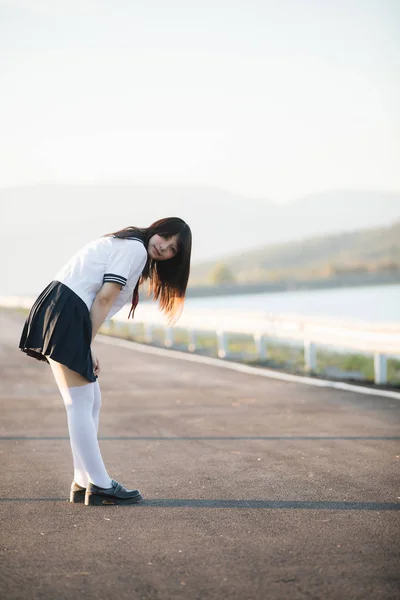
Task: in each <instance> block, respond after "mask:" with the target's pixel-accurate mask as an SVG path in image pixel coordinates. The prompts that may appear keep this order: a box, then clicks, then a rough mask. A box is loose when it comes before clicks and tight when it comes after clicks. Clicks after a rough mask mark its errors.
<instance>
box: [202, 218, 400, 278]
mask: <svg viewBox="0 0 400 600" xmlns="http://www.w3.org/2000/svg"><path fill="white" fill-rule="evenodd" d="M217 268H218V270H219V273H221V269H223V270H224V273H225V277H228V279H229V276H232V278H233V279H234V280H235V281H237V282H250V281H252V282H254V281H268V280H278V279H285V278H294V279H302V278H307V279H313V278H315V277H318V278H319V277H332V276H333V275H346V274H354V273H360V272H366V271H382V270H386V271H388V270H390V271H397V272H399V273H400V221H399V222H397V223H394V224H393V225H391V226H389V227H376V228H373V229H362V230H359V231H354V232H346V233H339V234H333V235H332V234H331V235H325V236H314V237H310V238H304V239H300V240H297V241H293V242H289V243H283V244H273V245H268V246H262V247H259V248H257V249H255V250H251V251H247V252H243V253H238V254H234V255H231V256H229V257H226V258H225V259H224V260H223V261H222V262H219V263H217ZM215 272H216V263H215V261H207V262H204V263H202V264H198V265H194V267H193V268H192V272H191V281H192V283H202V284H206V283H211V280H210V275H211V274H212V273H214V275H215Z"/></svg>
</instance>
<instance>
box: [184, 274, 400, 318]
mask: <svg viewBox="0 0 400 600" xmlns="http://www.w3.org/2000/svg"><path fill="white" fill-rule="evenodd" d="M185 304H186V306H187V307H188V308H192V307H193V308H219V309H221V308H223V309H224V308H225V309H227V310H245V311H252V310H254V311H265V312H269V313H275V314H278V313H292V314H293V313H294V314H298V315H304V316H316V317H328V318H339V319H356V320H361V321H370V322H385V323H388V322H389V323H397V324H400V285H399V284H393V285H378V286H366V287H353V288H335V289H329V290H312V291H311V290H304V291H295V292H273V293H267V294H265V293H263V294H248V295H241V296H212V297H207V298H193V299H189V298H188V299H187V300H186V303H185Z"/></svg>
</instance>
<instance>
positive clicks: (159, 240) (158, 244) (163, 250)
mask: <svg viewBox="0 0 400 600" xmlns="http://www.w3.org/2000/svg"><path fill="white" fill-rule="evenodd" d="M178 237H179V236H178V234H176V235H171V236H162V235H158V233H156V234H155V235H153V236H152V237H151V238H150V240H149V245H148V247H147V252H148V254H149V256H150V258H152V259H153V260H168V259H170V258H173V257H174V256H175V255H176V254H177V253H178Z"/></svg>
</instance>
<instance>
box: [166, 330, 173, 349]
mask: <svg viewBox="0 0 400 600" xmlns="http://www.w3.org/2000/svg"><path fill="white" fill-rule="evenodd" d="M164 344H165V346H167V348H171V347H172V346H173V345H174V330H173V329H172V327H167V328H166V329H165V330H164Z"/></svg>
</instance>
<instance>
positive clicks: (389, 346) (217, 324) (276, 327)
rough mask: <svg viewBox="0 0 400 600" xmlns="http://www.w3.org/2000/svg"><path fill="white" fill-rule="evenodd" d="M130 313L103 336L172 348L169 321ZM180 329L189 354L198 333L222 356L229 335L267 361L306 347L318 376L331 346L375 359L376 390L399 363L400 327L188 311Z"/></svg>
mask: <svg viewBox="0 0 400 600" xmlns="http://www.w3.org/2000/svg"><path fill="white" fill-rule="evenodd" d="M32 303H33V299H32V298H24V297H14V298H1V297H0V306H6V307H21V308H30V307H31V305H32ZM127 315H128V308H127V307H125V308H124V309H123V310H122V311H120V313H119V314H118V315H117V316H116V317H114V318H113V319H112V323H111V322H106V323H105V324H104V325H103V326H102V329H101V331H102V332H103V333H110V332H111V331H112V332H113V333H117V334H118V333H121V334H123V335H126V333H127V331H128V334H129V336H130V337H131V336H132V337H134V336H135V334H137V331H138V328H139V327H141V328H142V330H143V328H144V337H145V341H146V342H147V343H151V342H152V341H153V331H154V330H155V329H156V328H157V330H158V331H159V329H160V328H162V329H163V331H164V344H165V346H166V347H171V346H172V345H173V343H174V327H168V325H167V324H166V319H165V317H164V316H163V315H162V314H161V313H160V312H159V311H158V310H157V307H156V306H155V305H154V304H148V303H144V302H142V303H140V304H139V306H138V308H137V309H136V314H135V319H134V320H133V321H132V320H129V321H128V319H127ZM176 328H177V329H185V330H187V334H188V351H189V352H194V351H195V350H196V349H197V348H198V346H197V333H203V332H213V333H215V334H216V338H217V344H218V350H217V351H218V356H219V357H220V358H227V357H228V356H229V345H228V340H229V335H231V334H248V335H251V336H253V338H254V343H255V347H256V349H257V354H258V357H259V358H260V359H261V360H265V359H266V358H267V354H268V340H281V341H283V342H285V341H286V342H288V343H290V342H296V343H297V344H298V345H300V344H301V345H303V347H304V361H305V369H306V371H315V369H316V366H317V348H318V347H321V346H328V347H333V348H340V349H348V350H353V351H358V352H362V353H367V354H372V355H373V357H374V375H375V376H374V380H375V383H377V384H383V383H386V381H387V359H388V358H392V357H393V358H397V359H400V323H387V324H381V323H379V324H371V323H367V322H363V321H345V320H337V319H332V320H329V319H321V318H316V317H304V316H300V315H291V314H282V315H274V314H269V313H265V312H242V311H228V310H218V309H217V310H210V309H201V310H198V309H197V310H195V309H189V308H188V307H186V308H185V310H184V312H183V314H182V316H181V318H180V319H179V322H178V324H177V325H176Z"/></svg>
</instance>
